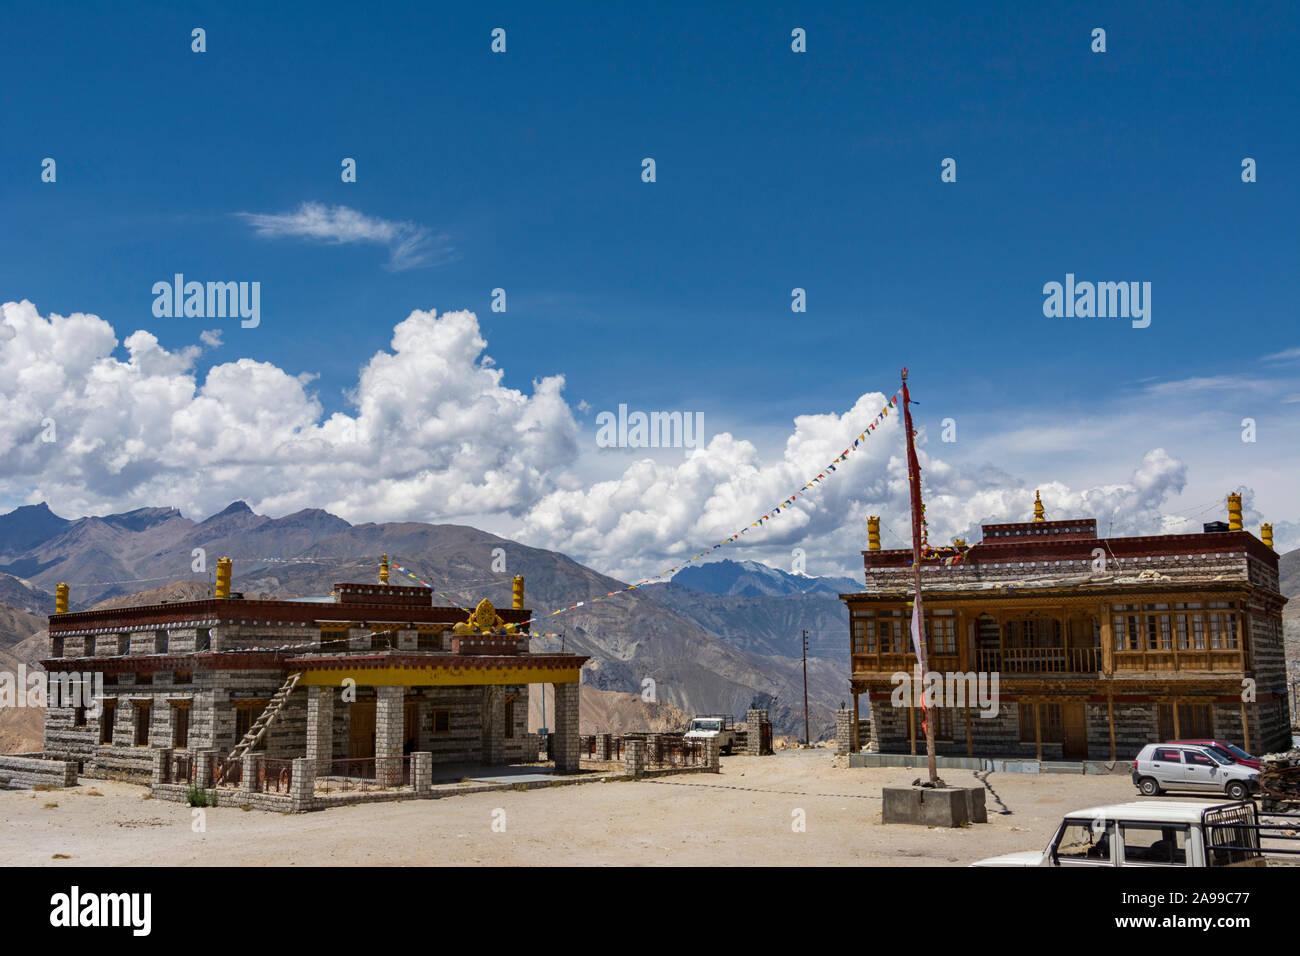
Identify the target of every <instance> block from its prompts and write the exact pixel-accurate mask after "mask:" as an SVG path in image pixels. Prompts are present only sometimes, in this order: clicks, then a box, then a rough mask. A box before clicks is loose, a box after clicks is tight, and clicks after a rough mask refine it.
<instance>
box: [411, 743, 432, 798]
mask: <svg viewBox="0 0 1300 956" xmlns="http://www.w3.org/2000/svg"><path fill="white" fill-rule="evenodd" d="M411 787H412V788H413V789H414V790H415V792H416V793H428V792H429V790H430V788H432V787H433V754H432V753H430V752H429V751H427V750H423V751H419V752H417V753H413V754H411Z"/></svg>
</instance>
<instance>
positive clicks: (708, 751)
mask: <svg viewBox="0 0 1300 956" xmlns="http://www.w3.org/2000/svg"><path fill="white" fill-rule="evenodd" d="M721 753H722V748H721V747H719V746H718V739H717V738H716V737H710V738H708V739H706V740H705V741H704V766H706V767H708V768H709V769H710V770H712V771H713V772H714V773H722V757H721Z"/></svg>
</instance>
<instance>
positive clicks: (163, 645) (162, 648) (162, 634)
mask: <svg viewBox="0 0 1300 956" xmlns="http://www.w3.org/2000/svg"><path fill="white" fill-rule="evenodd" d="M153 652H154V653H155V654H166V653H167V630H166V629H165V628H159V629H158V630H156V631H154V632H153Z"/></svg>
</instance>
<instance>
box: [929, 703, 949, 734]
mask: <svg viewBox="0 0 1300 956" xmlns="http://www.w3.org/2000/svg"><path fill="white" fill-rule="evenodd" d="M952 713H953V709H952V708H951V707H932V708H930V710H929V719H930V720H933V721H934V739H935V740H952Z"/></svg>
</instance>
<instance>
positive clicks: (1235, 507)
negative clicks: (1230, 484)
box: [1228, 491, 1242, 531]
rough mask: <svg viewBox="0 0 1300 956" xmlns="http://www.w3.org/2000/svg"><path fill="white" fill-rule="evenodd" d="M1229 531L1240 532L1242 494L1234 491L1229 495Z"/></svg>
mask: <svg viewBox="0 0 1300 956" xmlns="http://www.w3.org/2000/svg"><path fill="white" fill-rule="evenodd" d="M1228 530H1229V531H1240V530H1242V524H1241V493H1240V492H1236V491H1234V492H1233V493H1232V494H1230V495H1228Z"/></svg>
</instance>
